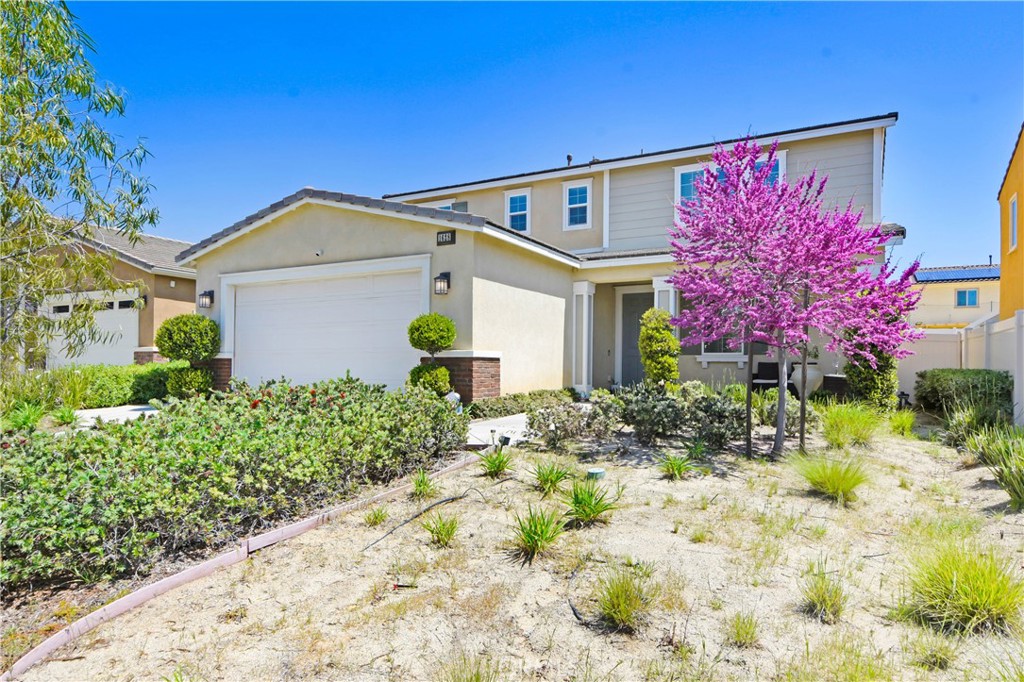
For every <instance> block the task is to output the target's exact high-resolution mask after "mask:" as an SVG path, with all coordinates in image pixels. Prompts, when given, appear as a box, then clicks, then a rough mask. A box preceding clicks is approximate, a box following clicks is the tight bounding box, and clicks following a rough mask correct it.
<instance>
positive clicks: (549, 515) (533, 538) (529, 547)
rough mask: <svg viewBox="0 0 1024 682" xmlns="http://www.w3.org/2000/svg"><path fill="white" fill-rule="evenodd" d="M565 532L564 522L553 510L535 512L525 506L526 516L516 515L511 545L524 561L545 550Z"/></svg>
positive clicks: (528, 506)
mask: <svg viewBox="0 0 1024 682" xmlns="http://www.w3.org/2000/svg"><path fill="white" fill-rule="evenodd" d="M564 530H565V521H564V520H563V519H562V516H561V514H559V513H558V512H557V511H556V510H554V509H548V510H547V511H544V510H540V511H535V510H534V509H533V507H532V506H530V505H527V507H526V516H520V515H519V514H518V513H517V514H516V525H515V527H514V528H513V535H512V544H513V546H514V547H515V548H516V551H518V552H519V554H520V555H521V556H522V557H523V559H524V560H525V561H533V559H534V557H536V556H537V555H538V554H540V553H541V552H543V551H544V550H546V549H547V548H548V547H550V546H551V545H552V544H554V542H555V540H557V539H558V536H559V535H561V534H562V532H563V531H564Z"/></svg>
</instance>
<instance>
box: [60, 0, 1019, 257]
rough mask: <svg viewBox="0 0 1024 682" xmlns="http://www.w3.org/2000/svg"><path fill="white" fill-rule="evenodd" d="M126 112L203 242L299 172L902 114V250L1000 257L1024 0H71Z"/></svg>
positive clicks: (491, 159) (397, 183) (170, 207)
mask: <svg viewBox="0 0 1024 682" xmlns="http://www.w3.org/2000/svg"><path fill="white" fill-rule="evenodd" d="M71 7H72V11H74V12H75V13H76V14H77V15H78V17H79V20H80V23H81V25H82V26H83V28H84V29H85V30H86V32H87V33H88V34H89V35H90V36H92V38H93V39H94V41H95V43H96V48H97V53H96V54H94V55H93V56H92V61H93V64H94V65H95V67H96V69H97V72H98V74H99V76H100V78H102V79H104V80H107V81H110V82H112V83H114V84H116V85H117V86H119V87H121V88H123V89H124V90H125V91H126V93H127V95H128V112H127V116H126V118H125V119H122V120H120V121H117V122H116V124H114V125H112V128H113V129H114V130H115V131H116V132H117V133H118V134H120V135H123V136H124V137H125V138H127V140H134V139H135V138H137V137H143V138H145V139H146V143H147V146H148V147H149V149H150V151H151V152H152V154H153V158H152V159H151V161H150V162H149V163H148V164H147V167H146V173H147V174H148V175H149V177H150V179H151V180H152V182H153V184H154V185H155V186H156V191H155V193H154V200H155V203H156V204H157V206H158V207H159V208H160V211H161V214H162V219H161V223H160V225H159V227H158V228H157V229H155V230H153V232H154V233H155V234H162V235H165V236H171V237H176V238H180V239H188V240H199V239H201V238H203V237H205V236H207V235H209V234H211V233H212V232H215V231H217V230H220V229H222V228H224V227H226V226H228V225H230V224H231V223H233V222H235V221H237V220H239V219H241V218H243V217H244V216H246V215H248V214H249V213H252V212H254V211H256V210H258V209H260V208H262V207H264V206H266V205H267V204H269V203H272V202H273V201H276V200H277V199H280V198H281V197H283V196H285V195H287V194H290V193H291V192H294V191H295V190H297V189H299V188H301V187H303V186H306V185H312V186H314V187H319V188H323V189H330V190H339V191H345V192H352V193H357V194H369V195H374V196H379V195H381V194H383V193H387V192H400V191H407V190H413V189H419V188H424V187H431V186H435V185H442V184H450V183H454V182H460V181H470V180H475V179H481V178H486V177H491V176H495V175H504V174H509V173H517V172H524V171H530V170H537V169H542V168H549V167H552V166H558V165H561V164H563V163H564V162H565V155H566V154H567V153H572V154H573V155H574V156H575V158H576V159H589V158H590V157H591V156H597V157H600V158H611V157H614V156H620V155H626V154H634V153H637V152H639V151H640V150H641V149H644V150H647V151H652V150H657V149H666V148H672V147H679V146H685V145H690V144H700V143H705V142H709V141H713V140H718V139H728V138H732V137H737V136H741V135H744V134H746V133H748V132H751V133H765V132H770V131H774V130H784V129H787V128H795V127H801V126H805V125H815V124H820V123H828V122H833V121H840V120H846V119H851V118H859V117H863V116H871V115H875V114H882V113H886V112H889V111H898V112H899V113H900V121H899V123H898V124H897V125H896V127H895V128H892V129H890V134H889V139H888V147H887V158H886V169H885V187H884V195H883V197H884V199H883V211H884V219H885V220H886V221H893V222H898V223H901V224H903V225H905V226H906V227H907V228H908V230H909V233H910V236H909V238H908V240H907V242H906V244H905V245H904V246H903V247H902V248H901V249H900V250H899V255H900V256H901V257H902V258H903V259H909V258H913V257H915V256H917V255H919V254H920V255H922V257H923V261H924V264H925V265H949V264H957V263H966V262H972V263H973V262H978V263H980V262H986V261H987V258H988V255H989V254H998V233H997V225H998V210H997V205H996V198H995V197H996V192H997V191H998V188H999V183H1000V181H1001V180H1002V175H1003V173H1004V171H1005V168H1006V164H1007V162H1008V160H1009V157H1010V153H1011V151H1012V147H1013V143H1014V141H1015V139H1016V136H1017V132H1018V131H1019V129H1020V126H1021V122H1022V120H1024V3H1020V2H1016V3H993V4H981V3H964V4H931V3H908V4H888V3H868V4H859V3H835V4H816V3H790V4H769V3H765V4H753V5H752V4H739V3H714V4H697V3H679V4H674V3H654V4H616V3H600V4H587V3H569V4H483V3H481V4H429V3H416V4H403V3H383V4H328V3H280V4H278V3H252V4H251V3H226V4H203V3H181V4H172V3H74V4H72V6H71Z"/></svg>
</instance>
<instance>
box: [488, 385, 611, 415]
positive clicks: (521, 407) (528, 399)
mask: <svg viewBox="0 0 1024 682" xmlns="http://www.w3.org/2000/svg"><path fill="white" fill-rule="evenodd" d="M595 392H596V391H595ZM572 401H573V398H572V395H571V394H570V393H569V391H568V390H567V389H559V390H549V389H543V390H538V391H530V392H529V393H509V394H508V395H503V396H498V397H495V398H480V399H479V400H477V401H476V402H473V403H471V404H470V406H469V413H470V414H471V415H472V416H473V418H474V419H495V418H497V417H507V416H509V415H512V414H520V413H522V412H529V411H530V410H532V409H537V408H541V407H551V406H552V405H557V404H561V403H571V402H572Z"/></svg>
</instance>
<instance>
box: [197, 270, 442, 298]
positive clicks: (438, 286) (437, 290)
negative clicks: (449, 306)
mask: <svg viewBox="0 0 1024 682" xmlns="http://www.w3.org/2000/svg"><path fill="white" fill-rule="evenodd" d="M451 285H452V273H450V272H442V273H441V274H440V275H438V276H437V277H435V278H434V295H436V296H445V295H447V294H448V289H449V287H451ZM211 293H212V292H211Z"/></svg>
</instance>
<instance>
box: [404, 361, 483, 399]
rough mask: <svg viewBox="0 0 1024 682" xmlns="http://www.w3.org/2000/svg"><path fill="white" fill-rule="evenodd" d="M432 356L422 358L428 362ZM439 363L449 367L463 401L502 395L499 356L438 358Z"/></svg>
mask: <svg viewBox="0 0 1024 682" xmlns="http://www.w3.org/2000/svg"><path fill="white" fill-rule="evenodd" d="M429 362H430V358H420V363H421V364H424V365H425V364H427V363H429ZM437 364H439V365H441V366H442V367H447V368H448V373H449V374H450V375H451V382H452V386H453V387H454V388H455V391H456V393H458V394H459V395H460V396H462V402H464V403H471V402H473V401H474V400H477V399H478V398H494V397H497V396H499V395H501V360H500V359H499V358H446V357H439V358H437Z"/></svg>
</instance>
